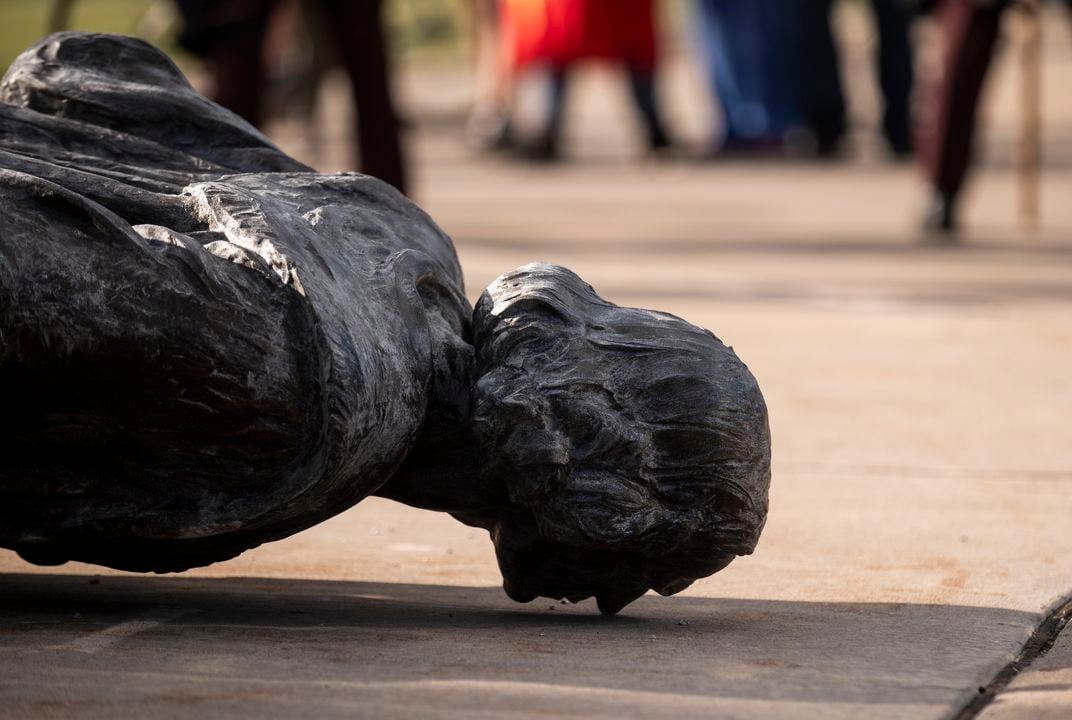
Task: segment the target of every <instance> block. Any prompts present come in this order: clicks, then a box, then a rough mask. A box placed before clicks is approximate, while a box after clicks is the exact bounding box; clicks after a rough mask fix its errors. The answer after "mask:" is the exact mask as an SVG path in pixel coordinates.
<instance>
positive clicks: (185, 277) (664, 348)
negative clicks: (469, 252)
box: [0, 33, 770, 613]
mask: <svg viewBox="0 0 1072 720" xmlns="http://www.w3.org/2000/svg"><path fill="white" fill-rule="evenodd" d="M0 136H2V137H4V139H5V143H4V149H0V226H2V227H3V228H4V231H3V232H2V233H0V338H2V342H0V392H2V393H3V394H4V397H5V398H6V402H5V403H4V404H3V406H2V407H0V432H2V433H3V436H4V437H5V439H6V440H7V441H8V450H6V451H5V453H3V455H2V456H0V547H6V548H10V549H13V550H16V551H17V552H19V553H20V555H22V557H24V558H25V559H27V560H28V561H30V562H34V563H38V564H58V563H62V562H64V561H66V560H81V561H86V562H92V563H98V564H101V565H107V566H110V567H116V568H121V569H126V570H134V571H143V572H144V571H152V572H174V571H180V570H184V569H187V568H190V567H196V566H200V565H206V564H209V563H212V562H218V561H221V560H226V559H228V558H231V557H234V556H235V555H237V554H239V553H241V552H243V551H244V550H246V549H249V548H251V547H255V546H257V545H259V544H262V543H264V542H269V541H272V540H277V539H280V538H283V537H286V536H288V535H291V534H293V533H295V532H298V531H300V530H302V529H305V528H307V527H310V526H312V525H314V524H316V523H318V522H321V521H322V520H324V519H326V518H328V517H331V516H333V515H335V514H337V513H339V512H342V511H344V510H346V509H347V508H349V507H351V506H353V505H354V504H356V503H358V502H360V501H361V500H362V499H364V498H365V497H367V496H369V495H372V494H375V495H380V496H383V497H388V498H393V499H395V500H399V501H401V502H405V503H408V504H410V505H413V506H416V507H421V508H427V509H430V510H438V511H443V512H449V513H451V514H452V515H454V516H455V517H456V518H458V519H459V520H461V521H462V522H465V523H468V524H470V525H474V526H479V527H483V528H485V529H487V530H488V532H489V534H490V535H491V539H492V541H493V543H494V546H495V551H496V554H497V557H498V560H499V566H500V568H501V569H502V572H503V577H504V588H505V590H506V592H507V594H508V595H509V596H510V597H511V598H513V599H515V600H518V601H522V602H524V601H529V600H532V599H534V598H535V597H538V596H544V597H551V598H565V599H569V600H572V601H579V600H582V599H585V598H588V597H595V598H596V599H597V601H598V603H599V607H600V609H601V610H602V611H604V612H610V613H613V612H617V611H619V610H620V609H621V608H623V607H624V606H625V605H627V604H628V603H629V602H631V601H633V600H634V599H636V598H637V597H639V596H640V595H642V594H643V593H645V592H646V591H647V590H649V589H653V590H655V591H657V592H659V593H661V594H664V595H669V594H673V593H676V592H680V591H681V590H683V589H684V588H686V587H688V585H689V584H690V583H692V582H693V581H694V580H695V579H697V578H701V577H704V576H707V575H710V574H712V573H714V572H717V571H718V570H720V569H722V568H723V567H725V566H726V565H727V564H728V563H729V562H730V561H731V560H732V559H733V558H734V557H736V556H738V555H744V554H748V553H750V552H751V551H752V550H753V548H754V547H755V544H756V542H757V540H758V538H759V534H760V532H761V530H762V527H763V523H764V520H765V517H766V512H767V490H768V486H769V482H770V435H769V429H768V424H767V415H766V408H765V406H764V403H763V398H762V395H761V393H760V391H759V387H758V385H757V384H756V381H755V379H754V378H753V377H752V375H751V374H750V373H749V371H748V369H747V368H746V367H745V365H744V364H743V363H742V362H741V361H740V360H739V359H738V358H737V357H736V355H735V354H734V353H733V351H732V350H731V349H729V348H727V347H726V346H725V345H723V344H722V343H721V342H720V341H719V340H718V339H717V338H716V337H715V336H714V335H712V334H711V333H709V332H708V331H706V330H703V329H701V328H697V327H695V326H693V325H690V324H689V323H687V322H685V321H684V320H681V319H680V318H676V317H673V316H671V315H667V314H663V313H657V312H652V311H647V310H637V309H631V308H621V307H618V306H616V305H613V304H611V303H609V302H606V301H605V300H603V299H601V298H600V297H599V296H598V295H597V294H596V293H595V292H594V291H593V289H592V288H591V287H589V286H588V285H587V284H585V283H584V282H583V281H582V280H581V279H580V278H579V277H577V276H576V275H575V274H573V273H572V272H570V271H569V270H567V269H565V268H561V267H557V266H552V265H528V266H525V267H522V268H519V269H517V270H514V271H512V272H510V273H507V274H505V275H503V276H502V277H500V278H498V279H497V280H496V281H495V282H494V283H492V285H491V286H490V287H489V288H488V289H487V290H486V291H485V292H484V293H483V295H482V296H481V298H480V300H479V302H478V303H477V306H476V308H475V310H474V309H473V308H471V307H470V305H469V303H468V302H467V300H466V298H465V292H464V284H463V279H462V271H461V267H460V265H459V264H458V260H457V256H456V253H455V251H454V247H453V245H452V243H451V241H450V239H449V238H448V237H447V236H446V235H445V234H444V233H443V232H442V231H441V230H440V229H439V228H438V227H437V226H436V225H435V223H434V222H433V221H432V220H431V219H430V218H429V217H428V216H427V215H425V214H424V213H423V212H422V211H421V210H420V209H419V208H417V207H416V206H415V205H413V203H411V202H410V201H408V200H407V199H406V198H404V197H403V196H401V195H400V194H399V193H397V192H396V191H395V190H394V189H392V188H391V187H389V186H387V185H386V184H384V183H381V182H379V181H377V180H375V179H373V178H369V177H365V176H361V175H358V174H353V173H346V174H336V175H324V174H319V173H315V172H313V171H312V170H311V169H309V168H307V167H305V166H303V165H301V164H300V163H297V162H296V161H294V160H293V159H291V158H289V157H287V156H286V155H285V154H283V153H282V152H281V151H279V150H278V149H277V148H276V147H275V146H274V145H272V144H271V142H270V141H269V140H267V138H265V137H264V136H263V135H261V134H260V133H259V132H257V131H256V130H255V129H254V128H252V127H250V126H249V125H247V124H246V123H245V122H244V121H242V120H240V119H239V118H237V117H235V116H234V115H232V114H231V113H229V112H228V111H226V110H224V109H223V108H220V107H218V106H216V105H214V104H212V103H211V102H209V101H208V100H206V99H204V98H203V97H201V96H200V95H198V94H197V93H196V92H194V91H193V90H192V89H191V88H190V86H189V85H188V84H187V83H186V81H185V79H184V78H183V77H182V75H181V73H179V71H178V70H177V69H176V68H175V66H174V65H173V64H172V63H171V62H170V60H168V59H167V58H166V57H165V56H164V55H163V54H162V53H160V52H159V51H157V50H156V49H154V48H152V47H151V46H149V45H147V44H145V43H144V42H142V41H139V40H135V39H133V38H126V37H121V36H115V35H100V34H84V33H61V34H57V35H53V36H50V37H47V38H45V39H43V40H41V41H40V42H38V43H37V44H36V45H34V46H33V47H31V48H30V49H29V50H27V51H26V52H25V53H23V54H22V55H21V56H20V57H19V58H18V60H16V62H15V63H14V64H13V65H12V67H11V69H10V70H9V71H8V73H7V74H6V75H5V77H4V79H3V80H2V81H0Z"/></svg>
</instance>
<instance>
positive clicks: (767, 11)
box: [697, 0, 800, 144]
mask: <svg viewBox="0 0 1072 720" xmlns="http://www.w3.org/2000/svg"><path fill="white" fill-rule="evenodd" d="M796 1H797V0H698V2H697V9H698V10H699V16H700V31H701V33H702V34H701V46H702V48H703V50H704V59H705V61H706V64H707V67H708V74H709V80H710V82H711V85H712V89H713V91H714V95H715V96H716V97H717V98H718V100H719V104H720V105H721V107H722V112H723V116H724V123H725V138H724V141H725V142H726V143H728V144H733V143H734V142H739V141H744V142H748V141H754V140H760V139H778V138H781V136H783V135H784V134H785V132H786V131H787V130H789V129H791V128H792V127H794V126H795V125H797V124H798V123H799V119H800V112H799V110H798V107H799V105H798V102H797V97H796V93H795V90H794V78H793V62H794V60H795V54H796V53H795V38H794V35H795V31H794V27H793V25H794V20H795V14H794V12H793V3H794V2H796Z"/></svg>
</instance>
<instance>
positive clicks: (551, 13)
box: [502, 0, 656, 70]
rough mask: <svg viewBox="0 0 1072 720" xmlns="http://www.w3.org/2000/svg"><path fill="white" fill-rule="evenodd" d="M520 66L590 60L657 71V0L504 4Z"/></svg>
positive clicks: (504, 16)
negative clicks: (655, 14)
mask: <svg viewBox="0 0 1072 720" xmlns="http://www.w3.org/2000/svg"><path fill="white" fill-rule="evenodd" d="M502 5H503V8H502V9H503V13H502V21H503V25H504V28H506V37H507V38H508V42H510V43H511V45H512V47H513V57H514V64H515V65H516V66H518V67H522V66H524V65H527V64H529V63H532V62H539V61H544V62H549V63H551V64H552V65H560V66H564V65H569V64H570V63H573V62H576V61H578V60H585V59H589V58H594V59H601V60H618V61H624V62H627V63H629V64H630V65H633V66H634V67H636V68H638V69H639V70H654V68H655V58H656V42H655V19H654V8H653V5H654V0H502Z"/></svg>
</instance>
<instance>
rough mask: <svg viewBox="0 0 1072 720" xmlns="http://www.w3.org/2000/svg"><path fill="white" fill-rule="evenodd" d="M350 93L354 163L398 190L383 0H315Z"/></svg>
mask: <svg viewBox="0 0 1072 720" xmlns="http://www.w3.org/2000/svg"><path fill="white" fill-rule="evenodd" d="M320 5H321V7H322V8H323V11H324V17H325V20H326V21H327V22H326V24H327V27H328V29H329V30H331V31H332V32H334V35H335V47H336V50H337V51H338V56H339V62H340V63H341V64H342V66H343V68H344V69H345V70H346V75H347V77H348V78H349V79H350V89H351V91H352V92H353V98H354V106H355V110H356V117H355V119H354V133H355V135H354V138H355V140H356V141H357V143H356V144H357V151H358V154H357V158H355V164H356V165H357V166H358V167H360V168H361V171H362V172H364V173H365V174H367V175H372V176H373V177H378V178H380V179H381V180H383V181H385V182H387V183H390V184H391V185H394V186H395V187H396V188H398V189H399V190H401V191H402V192H403V193H404V192H406V188H407V185H408V184H407V172H406V167H405V162H404V160H403V155H402V147H401V140H400V138H399V122H398V113H397V112H396V110H395V105H394V98H393V95H392V93H391V72H390V65H389V61H388V56H387V43H386V41H385V38H384V28H383V0H359V1H356V2H355V1H354V0H320Z"/></svg>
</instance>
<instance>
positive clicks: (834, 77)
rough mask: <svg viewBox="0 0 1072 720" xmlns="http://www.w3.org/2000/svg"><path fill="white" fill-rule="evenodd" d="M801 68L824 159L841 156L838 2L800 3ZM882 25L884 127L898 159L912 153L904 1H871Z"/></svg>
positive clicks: (843, 125) (843, 119) (843, 117)
mask: <svg viewBox="0 0 1072 720" xmlns="http://www.w3.org/2000/svg"><path fill="white" fill-rule="evenodd" d="M799 2H800V18H799V21H800V22H799V28H800V69H801V76H800V79H801V93H802V103H803V108H804V114H805V116H806V118H807V121H808V125H809V126H810V127H811V130H812V133H813V134H814V135H815V141H816V151H817V154H818V155H819V156H821V157H831V156H834V155H836V154H837V153H838V152H839V150H840V148H841V143H842V140H843V138H844V135H845V133H846V131H847V130H848V119H847V110H846V103H845V93H844V90H843V87H842V82H841V63H840V58H839V53H838V49H837V43H836V41H835V38H834V35H833V33H832V31H831V28H830V20H831V17H830V15H831V11H832V7H833V4H834V1H833V0H799ZM871 6H872V9H873V11H874V14H875V22H876V25H877V27H878V35H879V46H878V57H877V65H878V74H879V85H880V86H881V88H882V94H883V99H884V110H883V119H882V127H883V132H884V133H885V135H886V140H887V141H888V142H889V145H890V150H891V151H892V152H893V154H894V155H895V156H898V157H903V156H905V155H908V154H910V153H911V152H912V132H911V127H912V122H911V97H912V80H913V62H912V47H911V42H910V40H909V32H910V25H911V20H912V12H911V9H910V4H909V3H907V2H905V1H904V0H871Z"/></svg>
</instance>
